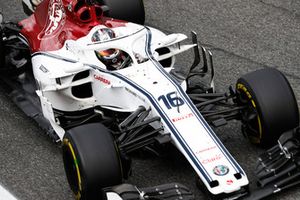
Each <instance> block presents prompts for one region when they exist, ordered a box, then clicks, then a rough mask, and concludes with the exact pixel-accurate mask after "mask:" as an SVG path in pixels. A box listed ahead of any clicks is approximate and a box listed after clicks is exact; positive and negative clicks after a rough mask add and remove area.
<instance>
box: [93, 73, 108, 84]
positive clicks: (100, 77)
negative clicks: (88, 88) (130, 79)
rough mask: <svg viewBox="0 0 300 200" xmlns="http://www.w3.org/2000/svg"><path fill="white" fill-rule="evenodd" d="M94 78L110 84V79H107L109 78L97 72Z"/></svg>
mask: <svg viewBox="0 0 300 200" xmlns="http://www.w3.org/2000/svg"><path fill="white" fill-rule="evenodd" d="M94 78H95V79H96V80H98V81H100V82H102V83H104V84H106V85H110V81H109V80H107V79H105V78H103V77H102V76H98V75H96V74H95V75H94Z"/></svg>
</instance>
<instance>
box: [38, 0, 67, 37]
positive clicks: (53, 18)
mask: <svg viewBox="0 0 300 200" xmlns="http://www.w3.org/2000/svg"><path fill="white" fill-rule="evenodd" d="M65 17H66V15H65V11H64V8H63V4H62V2H61V0H51V1H50V5H49V10H48V19H47V21H46V23H45V27H44V29H43V31H42V32H41V33H40V34H39V36H38V37H39V39H43V38H47V37H49V36H51V35H52V34H53V33H54V32H55V31H56V30H58V29H59V27H62V26H63V25H64V22H65Z"/></svg>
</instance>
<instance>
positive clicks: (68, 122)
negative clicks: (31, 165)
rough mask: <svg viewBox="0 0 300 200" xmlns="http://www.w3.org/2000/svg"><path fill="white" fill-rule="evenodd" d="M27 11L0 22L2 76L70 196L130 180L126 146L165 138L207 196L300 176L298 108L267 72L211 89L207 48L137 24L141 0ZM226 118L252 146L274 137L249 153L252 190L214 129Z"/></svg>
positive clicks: (68, 1)
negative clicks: (54, 149) (59, 163)
mask: <svg viewBox="0 0 300 200" xmlns="http://www.w3.org/2000/svg"><path fill="white" fill-rule="evenodd" d="M25 7H26V5H25ZM27 11H28V10H27ZM27 13H29V14H31V15H30V16H29V17H28V18H26V19H24V20H22V21H21V22H19V23H12V22H5V21H3V20H2V17H1V19H0V21H1V26H0V36H1V37H0V67H1V68H0V70H1V79H2V81H3V83H5V84H6V85H7V86H8V88H10V96H11V97H12V99H13V101H14V102H15V103H16V104H17V105H18V106H19V107H20V108H21V109H22V110H23V111H24V112H25V113H26V114H27V115H28V116H30V117H32V118H33V119H34V120H35V121H37V122H38V124H39V125H40V126H41V127H42V128H43V129H44V130H45V132H46V133H47V134H48V135H49V136H50V137H51V138H52V139H53V140H54V141H55V142H61V143H62V152H63V160H64V166H65V171H66V175H67V179H68V182H69V184H70V187H71V189H72V191H73V192H74V193H75V195H76V198H77V199H90V200H93V199H105V197H104V196H103V190H105V189H104V188H107V187H111V186H114V185H119V184H121V183H122V182H123V180H124V178H127V177H128V176H129V174H130V172H131V159H130V154H131V153H132V152H136V151H139V150H142V149H148V150H151V151H154V152H155V151H156V149H157V148H158V147H159V146H163V145H164V144H168V143H172V144H173V145H174V146H175V147H176V148H177V149H178V150H179V151H180V152H181V153H182V154H183V155H184V156H185V158H186V160H187V161H188V162H189V163H190V164H191V166H192V167H193V169H194V170H195V172H196V174H197V175H198V177H199V181H201V182H202V184H203V187H205V188H206V189H207V191H209V193H210V194H211V196H213V197H214V198H217V199H238V198H249V199H261V198H263V197H265V196H268V195H270V194H272V193H275V192H278V191H280V190H282V189H285V188H288V187H290V186H293V185H295V184H297V183H298V182H299V181H298V180H297V178H298V176H299V167H298V166H299V164H300V163H299V160H298V151H299V144H300V140H299V138H298V137H299V136H298V135H299V129H298V128H297V127H298V126H299V111H298V105H297V101H296V98H295V95H294V93H293V90H292V88H291V86H290V84H289V83H288V80H287V79H286V78H285V76H284V75H283V74H282V73H281V72H279V71H278V70H276V69H273V68H265V69H261V70H258V71H255V72H251V73H249V74H246V75H244V76H242V77H241V78H239V79H238V80H237V83H236V88H235V89H234V88H233V87H229V90H228V92H225V93H219V92H217V90H216V89H215V86H214V67H213V59H212V54H211V52H209V51H207V50H206V49H205V48H203V47H201V46H199V45H198V41H197V35H196V33H194V32H192V34H191V38H192V43H191V44H182V42H183V41H184V40H186V39H187V36H185V35H183V34H170V35H166V34H164V33H163V32H161V31H159V30H157V29H155V28H151V27H148V26H144V25H143V23H144V7H143V3H142V1H141V0H122V2H120V1H119V0H99V1H91V0H89V1H88V0H44V1H42V2H41V3H40V4H39V5H38V6H37V7H36V8H35V11H34V12H33V13H31V11H30V10H29V11H28V12H27ZM114 17H115V18H117V19H118V20H117V19H114ZM125 20H128V21H131V22H127V21H125ZM188 50H189V51H190V52H191V53H193V54H194V61H193V64H192V65H191V66H190V67H186V68H185V73H183V72H182V71H180V70H178V69H177V68H176V62H175V56H176V55H177V54H180V53H182V52H186V51H188ZM200 58H202V59H200ZM200 64H201V65H200ZM204 80H208V81H204ZM274 88H275V89H274ZM233 119H235V120H239V121H241V122H242V132H243V133H244V135H245V136H246V137H247V138H249V139H250V141H251V142H253V143H255V144H258V145H261V146H264V147H270V146H273V145H275V144H276V143H277V145H276V146H274V147H273V148H272V149H270V150H268V151H267V153H266V154H264V155H262V156H261V157H260V159H259V165H258V168H257V171H256V172H257V177H258V182H259V183H260V189H259V190H257V191H255V192H249V189H248V185H249V181H248V178H247V175H246V173H245V172H244V170H243V169H242V167H241V166H240V165H239V164H238V163H237V161H236V160H235V159H234V158H233V157H232V155H231V154H230V153H229V152H228V150H227V149H226V147H225V146H224V145H223V144H222V142H221V141H220V140H219V138H218V137H217V136H216V134H215V132H214V130H213V128H214V127H219V126H223V125H226V123H227V122H228V121H229V120H233ZM284 132H286V133H284ZM282 133H284V134H283V135H282ZM152 189H153V188H152ZM154 190H155V189H154ZM122 198H123V199H151V197H149V196H147V195H145V193H143V192H140V193H139V195H138V197H134V198H133V197H130V198H129V197H128V198H126V197H122ZM155 198H156V197H153V199H155ZM181 198H183V197H181ZM181 198H178V199H181ZM156 199H157V198H156ZM186 199H192V198H191V197H190V196H189V197H188V198H186Z"/></svg>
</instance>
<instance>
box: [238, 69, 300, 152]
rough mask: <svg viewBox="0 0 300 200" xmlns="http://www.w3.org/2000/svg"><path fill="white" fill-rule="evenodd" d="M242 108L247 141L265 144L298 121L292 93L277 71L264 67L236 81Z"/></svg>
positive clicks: (271, 143) (295, 102)
mask: <svg viewBox="0 0 300 200" xmlns="http://www.w3.org/2000/svg"><path fill="white" fill-rule="evenodd" d="M236 88H237V94H238V100H239V103H240V104H241V105H247V109H245V110H243V111H242V123H243V125H242V129H243V132H244V133H245V134H246V135H247V136H248V138H249V139H250V141H251V142H253V143H255V144H260V145H262V146H265V147H268V146H271V145H274V144H275V143H276V141H277V140H278V138H279V137H280V135H281V134H282V133H283V132H285V131H287V130H290V129H292V128H295V127H296V126H298V124H299V111H298V105H297V101H296V98H295V95H294V92H293V90H292V88H291V86H290V84H289V82H288V80H287V79H286V77H285V76H284V75H283V74H282V73H281V72H280V71H278V70H276V69H273V68H266V69H262V70H258V71H255V72H252V73H249V74H246V75H244V76H243V77H241V78H240V79H238V81H237V86H236Z"/></svg>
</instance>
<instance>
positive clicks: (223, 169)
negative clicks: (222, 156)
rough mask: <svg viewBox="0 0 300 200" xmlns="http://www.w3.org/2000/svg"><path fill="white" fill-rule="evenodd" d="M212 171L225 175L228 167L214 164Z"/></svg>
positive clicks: (218, 174)
mask: <svg viewBox="0 0 300 200" xmlns="http://www.w3.org/2000/svg"><path fill="white" fill-rule="evenodd" d="M213 172H214V174H215V175H217V176H225V175H226V174H228V172H229V168H228V167H227V166H225V165H218V166H215V168H214V169H213Z"/></svg>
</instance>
